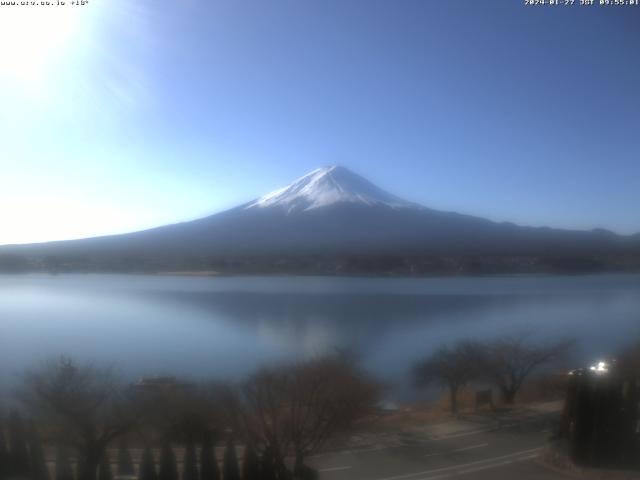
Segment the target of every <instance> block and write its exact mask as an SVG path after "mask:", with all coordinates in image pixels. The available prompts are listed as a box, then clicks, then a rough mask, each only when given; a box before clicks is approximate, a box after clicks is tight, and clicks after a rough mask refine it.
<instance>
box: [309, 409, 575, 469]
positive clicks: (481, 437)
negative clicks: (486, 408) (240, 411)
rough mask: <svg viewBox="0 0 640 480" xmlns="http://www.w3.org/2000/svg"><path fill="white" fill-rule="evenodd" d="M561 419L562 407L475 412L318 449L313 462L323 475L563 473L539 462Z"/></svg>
mask: <svg viewBox="0 0 640 480" xmlns="http://www.w3.org/2000/svg"><path fill="white" fill-rule="evenodd" d="M556 419H557V413H552V414H549V413H531V412H527V413H519V414H508V415H506V416H497V417H495V416H491V417H471V418H468V419H466V420H464V421H457V422H454V423H455V425H453V426H454V427H455V428H443V427H442V426H440V428H426V429H424V430H420V429H417V428H416V429H407V430H405V431H403V432H400V433H399V434H398V435H397V436H396V442H395V443H396V444H388V445H384V444H382V445H372V446H371V447H369V448H367V447H363V448H359V449H353V450H350V451H342V452H337V453H331V454H323V455H318V456H315V457H313V458H311V459H310V460H309V463H310V464H311V465H313V466H314V467H316V468H318V469H319V471H320V478H321V479H322V480H436V479H437V480H441V479H448V478H463V479H464V478H466V479H474V480H475V479H478V480H483V479H492V480H500V479H505V480H506V479H508V480H512V479H516V480H529V479H532V480H534V479H544V480H553V479H561V478H565V477H564V476H562V475H559V474H557V473H554V472H551V471H549V470H547V469H545V468H544V467H542V466H541V465H540V464H538V463H537V462H536V457H537V455H538V452H539V450H540V448H541V447H543V446H545V444H546V443H547V441H548V439H549V436H550V435H551V430H552V429H553V425H554V424H555V421H556ZM445 427H446V425H445ZM434 432H435V433H434Z"/></svg>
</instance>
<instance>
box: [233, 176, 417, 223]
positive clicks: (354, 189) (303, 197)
mask: <svg viewBox="0 0 640 480" xmlns="http://www.w3.org/2000/svg"><path fill="white" fill-rule="evenodd" d="M337 203H342V204H343V203H350V204H357V205H366V206H386V207H389V208H393V209H406V208H410V209H423V208H424V207H421V206H420V205H418V204H415V203H411V202H407V201H405V200H402V199H401V198H398V197H396V196H395V195H392V194H390V193H387V192H385V191H384V190H382V189H380V188H378V187H376V186H375V185H374V184H372V183H371V182H369V181H368V180H366V179H364V178H362V177H361V176H359V175H356V174H355V173H353V172H351V171H350V170H348V169H346V168H344V167H340V166H336V165H333V166H329V167H323V168H318V169H316V170H314V171H312V172H311V173H308V174H307V175H305V176H303V177H300V178H299V179H298V180H296V181H295V182H293V183H292V184H291V185H288V186H286V187H283V188H280V189H278V190H275V191H273V192H271V193H268V194H266V195H264V196H262V197H260V198H258V199H257V200H255V201H253V202H251V203H249V204H248V205H247V206H245V209H247V210H248V209H255V208H274V207H275V208H282V209H284V210H285V211H286V212H287V213H293V212H301V211H307V210H312V209H315V208H320V207H326V206H329V205H333V204H337Z"/></svg>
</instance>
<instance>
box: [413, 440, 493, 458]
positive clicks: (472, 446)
mask: <svg viewBox="0 0 640 480" xmlns="http://www.w3.org/2000/svg"><path fill="white" fill-rule="evenodd" d="M487 446H489V444H488V443H479V444H478V445H471V446H469V447H463V448H456V449H455V450H448V451H446V452H439V453H429V454H427V455H425V457H437V456H440V455H448V454H450V453H455V452H465V451H467V450H475V449H476V448H482V447H487Z"/></svg>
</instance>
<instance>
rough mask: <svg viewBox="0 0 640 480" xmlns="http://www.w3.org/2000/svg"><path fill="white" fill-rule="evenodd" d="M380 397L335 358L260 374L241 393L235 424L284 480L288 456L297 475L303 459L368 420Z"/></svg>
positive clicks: (372, 386) (353, 369)
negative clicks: (367, 417)
mask: <svg viewBox="0 0 640 480" xmlns="http://www.w3.org/2000/svg"><path fill="white" fill-rule="evenodd" d="M378 395H379V386H378V385H377V384H376V383H375V382H373V381H372V380H370V379H369V378H367V377H366V376H365V375H364V374H362V373H361V372H360V371H359V370H358V369H357V368H356V366H355V364H354V362H353V361H352V360H351V359H349V358H348V357H347V356H345V355H342V354H334V355H328V356H324V357H319V358H316V359H312V360H309V361H307V362H304V363H301V364H295V365H287V366H283V367H280V368H268V369H263V370H261V371H260V372H258V373H257V374H255V375H254V376H253V377H252V378H251V379H250V380H249V381H248V382H247V384H246V385H245V386H244V388H243V389H242V391H241V393H240V396H239V398H238V401H239V404H240V406H241V407H240V409H239V415H237V418H238V419H239V420H240V422H241V425H242V427H243V430H244V431H245V432H246V434H247V437H248V438H249V439H250V440H249V441H251V442H253V444H254V445H262V446H263V448H264V450H265V452H268V455H267V456H268V457H269V462H271V463H272V465H273V468H274V469H275V473H276V475H277V477H278V478H287V476H288V474H287V471H286V468H285V466H284V458H285V457H286V456H287V455H289V454H293V455H294V456H295V471H300V470H301V469H302V468H303V464H304V458H305V456H306V455H308V454H310V453H312V452H314V451H316V450H318V449H319V448H321V447H322V446H323V445H324V444H325V443H326V442H327V441H328V440H329V439H330V438H331V437H332V436H334V435H336V434H338V433H340V432H342V431H348V430H349V429H350V428H352V427H353V425H354V423H355V422H356V421H358V420H359V419H361V418H363V417H366V416H367V415H370V414H371V413H372V411H373V408H374V407H375V405H376V404H377V400H378Z"/></svg>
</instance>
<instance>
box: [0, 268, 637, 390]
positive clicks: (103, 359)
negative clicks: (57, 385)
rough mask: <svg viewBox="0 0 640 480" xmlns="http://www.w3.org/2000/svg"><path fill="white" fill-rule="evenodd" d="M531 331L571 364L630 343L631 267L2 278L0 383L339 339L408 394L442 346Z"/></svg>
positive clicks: (308, 350)
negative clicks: (22, 376) (566, 346)
mask: <svg viewBox="0 0 640 480" xmlns="http://www.w3.org/2000/svg"><path fill="white" fill-rule="evenodd" d="M523 329H530V330H533V331H534V332H535V333H536V335H537V337H539V338H541V339H544V338H553V337H556V336H560V335H571V336H574V337H576V338H578V340H579V343H578V346H577V348H576V350H575V360H574V361H576V362H583V361H584V362H590V361H592V360H594V359H597V358H598V357H601V356H604V355H607V354H610V353H613V352H615V351H616V350H617V349H618V348H620V347H623V346H625V345H628V344H629V343H631V342H633V341H637V340H638V339H640V275H597V276H511V277H474V278H421V279H416V278H411V279H408V278H405V279H395V278H394V279H388V278H384V279H382V278H376V279H373V278H330V277H206V278H201V277H172V276H143V275H140V276H138V275H81V274H73V275H56V276H50V275H3V276H0V381H2V382H3V383H5V384H7V383H9V384H10V383H11V382H12V381H14V380H15V379H16V378H18V377H17V375H18V374H19V373H20V372H22V371H24V370H25V369H27V368H29V367H32V366H34V365H37V364H39V363H41V362H43V361H45V360H46V359H47V358H50V357H52V356H56V355H59V354H62V353H64V354H68V355H71V356H73V357H75V358H78V359H90V360H92V361H95V362H100V363H110V364H114V365H116V366H118V367H119V368H120V369H121V370H122V371H123V372H124V373H125V374H127V375H129V376H132V377H133V376H136V377H137V376H140V375H156V374H176V375H186V376H189V377H191V378H218V379H222V378H240V377H242V376H244V375H247V374H249V373H250V372H251V371H253V370H254V369H255V368H256V367H258V366H260V365H263V364H265V363H269V362H277V361H281V360H284V359H291V358H304V357H309V356H313V355H316V354H319V353H322V352H325V351H327V350H331V349H333V348H334V347H349V348H352V349H354V350H355V351H356V352H357V353H358V354H359V355H360V357H361V359H362V362H363V365H364V367H366V368H367V369H369V370H370V371H372V372H374V373H375V374H377V375H379V376H381V377H382V378H384V379H385V380H387V381H389V382H390V383H392V384H393V385H394V386H395V391H396V392H397V396H400V397H401V396H404V395H406V394H407V392H408V391H409V387H408V383H409V369H410V366H411V365H412V363H413V362H414V361H415V360H416V359H418V358H420V357H421V356H423V355H425V354H428V353H429V352H431V351H433V350H434V349H435V348H437V347H438V346H439V345H441V344H443V343H447V342H452V341H455V340H456V339H460V338H465V337H475V338H490V337H493V336H495V335H498V334H501V333H505V332H516V331H520V330H523Z"/></svg>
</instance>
